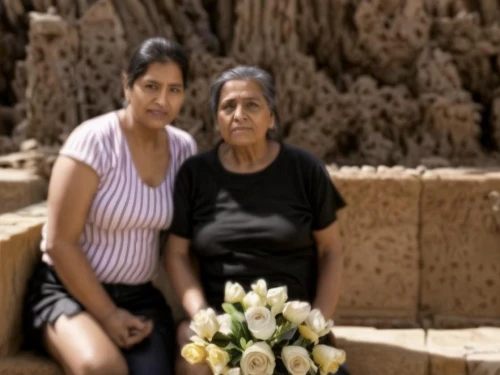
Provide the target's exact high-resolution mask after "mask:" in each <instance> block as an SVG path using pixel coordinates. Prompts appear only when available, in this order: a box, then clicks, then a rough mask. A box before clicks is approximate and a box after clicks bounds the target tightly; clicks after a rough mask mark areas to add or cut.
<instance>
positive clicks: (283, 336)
mask: <svg viewBox="0 0 500 375" xmlns="http://www.w3.org/2000/svg"><path fill="white" fill-rule="evenodd" d="M296 332H297V327H296V326H294V325H292V324H290V325H287V324H286V323H285V324H284V325H283V326H282V327H280V328H279V329H278V330H277V331H276V333H275V334H274V336H273V337H272V338H271V340H270V345H271V347H273V346H275V345H276V344H285V343H284V342H285V341H286V344H288V342H289V341H290V340H291V339H293V336H294V335H295V333H296Z"/></svg>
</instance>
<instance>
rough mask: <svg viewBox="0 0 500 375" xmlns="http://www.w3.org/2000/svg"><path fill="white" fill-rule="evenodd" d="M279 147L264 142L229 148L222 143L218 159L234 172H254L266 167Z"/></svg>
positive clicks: (273, 143)
mask: <svg viewBox="0 0 500 375" xmlns="http://www.w3.org/2000/svg"><path fill="white" fill-rule="evenodd" d="M278 150H279V145H278V144H277V143H275V142H272V141H269V140H267V139H266V140H265V141H264V142H260V143H257V144H254V145H249V146H231V145H229V144H227V143H222V144H221V146H220V148H219V158H220V160H221V162H222V164H223V165H224V167H226V168H227V169H229V170H231V171H235V172H255V171H258V170H261V169H264V168H265V167H267V166H268V165H269V164H271V162H272V161H273V160H274V158H275V157H276V155H277V153H278V152H277V151H278Z"/></svg>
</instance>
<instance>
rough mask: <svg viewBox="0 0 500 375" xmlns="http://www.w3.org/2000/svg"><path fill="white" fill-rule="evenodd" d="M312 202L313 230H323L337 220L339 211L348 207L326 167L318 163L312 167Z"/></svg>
mask: <svg viewBox="0 0 500 375" xmlns="http://www.w3.org/2000/svg"><path fill="white" fill-rule="evenodd" d="M310 178H311V181H310V182H311V185H310V186H311V189H310V191H309V197H310V202H311V206H312V211H313V223H312V229H313V230H321V229H325V228H326V227H328V226H329V225H330V224H332V223H333V222H335V221H336V220H337V211H338V210H340V209H341V208H342V207H344V206H345V205H346V203H345V201H344V199H343V198H342V196H341V195H340V193H339V191H338V190H337V188H336V187H335V185H334V183H333V181H332V179H331V177H330V174H329V173H328V171H327V170H326V167H325V166H324V165H323V164H322V163H320V162H318V163H316V164H315V165H314V166H313V167H312V173H311V177H310Z"/></svg>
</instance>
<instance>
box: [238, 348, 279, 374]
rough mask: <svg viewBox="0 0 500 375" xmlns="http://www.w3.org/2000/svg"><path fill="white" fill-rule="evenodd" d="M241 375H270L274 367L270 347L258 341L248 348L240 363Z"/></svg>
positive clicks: (273, 358) (274, 361)
mask: <svg viewBox="0 0 500 375" xmlns="http://www.w3.org/2000/svg"><path fill="white" fill-rule="evenodd" d="M240 366H241V370H242V371H243V375H272V374H273V372H274V367H275V366H276V359H275V357H274V354H273V351H272V350H271V347H270V346H269V345H268V344H267V343H266V342H264V341H259V342H257V343H255V344H253V345H252V346H250V347H248V348H247V349H246V350H245V351H244V352H243V356H242V357H241V362H240Z"/></svg>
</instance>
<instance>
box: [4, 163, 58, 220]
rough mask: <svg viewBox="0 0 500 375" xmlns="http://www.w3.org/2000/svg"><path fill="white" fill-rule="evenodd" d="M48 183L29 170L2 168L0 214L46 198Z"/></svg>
mask: <svg viewBox="0 0 500 375" xmlns="http://www.w3.org/2000/svg"><path fill="white" fill-rule="evenodd" d="M47 185H48V184H47V181H46V180H44V179H43V178H41V177H38V176H36V175H34V174H32V173H30V172H28V171H24V170H17V169H1V168H0V214H2V213H4V212H9V211H14V210H17V209H19V208H22V207H25V206H28V205H30V204H33V203H37V202H40V201H42V200H44V199H45V198H46V197H47Z"/></svg>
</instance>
